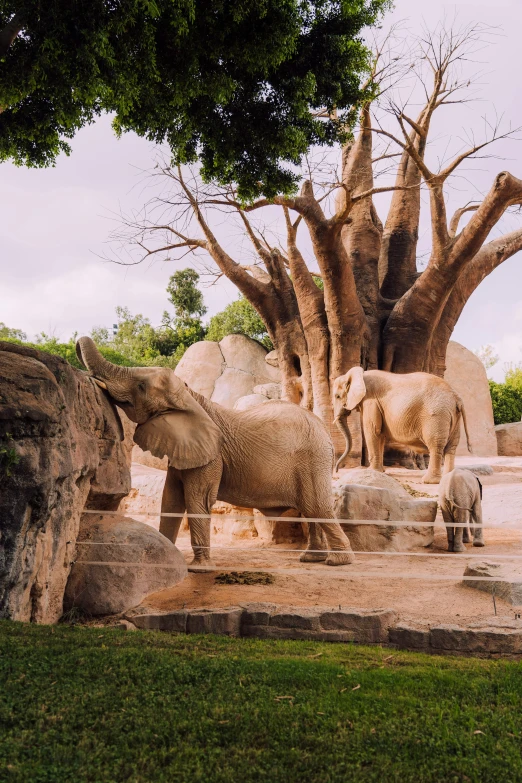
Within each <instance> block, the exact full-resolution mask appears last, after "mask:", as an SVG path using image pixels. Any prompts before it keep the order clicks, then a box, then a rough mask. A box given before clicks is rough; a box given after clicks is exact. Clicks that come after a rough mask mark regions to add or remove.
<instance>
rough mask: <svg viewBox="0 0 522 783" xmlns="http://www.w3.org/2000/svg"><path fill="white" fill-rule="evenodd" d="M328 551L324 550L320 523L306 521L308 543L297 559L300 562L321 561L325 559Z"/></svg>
mask: <svg viewBox="0 0 522 783" xmlns="http://www.w3.org/2000/svg"><path fill="white" fill-rule="evenodd" d="M327 555H328V552H326V551H325V541H324V537H323V531H322V529H321V525H318V524H317V522H309V523H308V544H307V547H306V551H305V552H302V553H301V557H300V558H299V560H300V561H301V562H302V563H321V562H324V561H325V560H326V557H327Z"/></svg>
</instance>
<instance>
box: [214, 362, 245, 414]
mask: <svg viewBox="0 0 522 783" xmlns="http://www.w3.org/2000/svg"><path fill="white" fill-rule="evenodd" d="M253 388H254V376H252V375H251V374H250V373H247V372H243V370H237V369H236V368H235V367H226V368H225V370H223V374H222V375H220V376H219V378H218V379H217V381H216V383H215V385H214V391H213V393H212V398H211V399H212V402H217V403H218V405H223V407H224V408H233V407H234V405H235V403H236V402H237V400H239V398H240V397H246V396H247V395H250V394H251V392H252V389H253Z"/></svg>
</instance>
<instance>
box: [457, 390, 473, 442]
mask: <svg viewBox="0 0 522 783" xmlns="http://www.w3.org/2000/svg"><path fill="white" fill-rule="evenodd" d="M457 412H458V413H459V414H460V415H461V416H462V421H463V423H464V432H465V433H466V443H467V445H468V451H469V453H470V454H473V449H472V447H471V440H470V437H469V432H468V422H467V420H466V411H465V410H464V403H463V402H462V400H461V399H460V397H459V399H458V401H457Z"/></svg>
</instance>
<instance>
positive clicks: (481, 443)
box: [444, 341, 522, 457]
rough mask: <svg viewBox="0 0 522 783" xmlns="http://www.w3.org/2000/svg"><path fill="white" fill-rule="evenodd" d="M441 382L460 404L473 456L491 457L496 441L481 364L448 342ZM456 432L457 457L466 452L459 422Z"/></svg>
mask: <svg viewBox="0 0 522 783" xmlns="http://www.w3.org/2000/svg"><path fill="white" fill-rule="evenodd" d="M444 380H446V381H447V382H448V383H449V385H450V386H451V387H452V388H453V389H455V391H456V392H457V394H458V395H459V396H460V397H461V398H462V401H463V403H464V409H465V411H466V420H467V423H468V430H469V435H470V440H471V445H472V447H473V454H474V455H475V456H477V457H495V456H496V455H497V439H496V438H495V424H494V421H493V406H492V403H491V395H490V392H489V382H488V378H487V375H486V370H485V368H484V365H483V364H482V362H481V361H480V359H479V358H478V357H477V356H475V354H474V353H472V352H471V351H468V349H467V348H464V346H463V345H460V344H459V343H456V342H453V341H450V343H449V344H448V349H447V351H446V372H445V373H444ZM460 429H461V435H460V443H459V445H458V448H457V455H460V456H467V455H468V454H469V452H468V449H467V447H466V435H465V433H464V425H463V424H462V422H461V427H460ZM519 453H522V452H519Z"/></svg>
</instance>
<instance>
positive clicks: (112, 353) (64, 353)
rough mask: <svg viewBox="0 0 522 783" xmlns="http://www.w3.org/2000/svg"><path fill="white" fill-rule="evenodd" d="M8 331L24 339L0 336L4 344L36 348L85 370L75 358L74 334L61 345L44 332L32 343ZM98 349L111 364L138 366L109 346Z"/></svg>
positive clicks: (18, 331)
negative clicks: (10, 343)
mask: <svg viewBox="0 0 522 783" xmlns="http://www.w3.org/2000/svg"><path fill="white" fill-rule="evenodd" d="M8 331H11V332H16V333H17V334H21V335H23V337H24V339H20V338H19V337H9V336H0V339H2V340H5V341H6V342H12V343H17V344H18V345H26V346H27V347H28V348H36V349H37V350H39V351H45V353H50V354H53V356H61V357H62V359H65V360H66V361H67V362H69V364H72V366H73V367H76V368H77V369H81V370H83V369H85V368H84V367H83V365H82V364H80V362H79V361H78V357H77V356H76V334H74V335H73V336H72V337H71V339H70V340H68V342H66V343H61V342H59V340H58V339H57V338H56V337H50V336H49V335H48V334H46V333H45V332H41V333H40V334H39V335H38V336H37V337H36V339H35V341H34V342H28V341H27V339H25V333H24V332H21V331H20V330H19V329H11V330H8ZM99 348H100V351H101V353H102V354H103V356H105V358H106V359H107V360H108V361H110V362H112V363H113V364H119V365H122V366H124V367H133V366H135V365H136V364H138V362H134V361H132V360H131V359H128V358H127V357H126V356H124V355H123V354H121V353H119V352H118V351H116V350H114V348H112V347H111V346H110V345H104V344H101V343H100V346H99Z"/></svg>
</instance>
